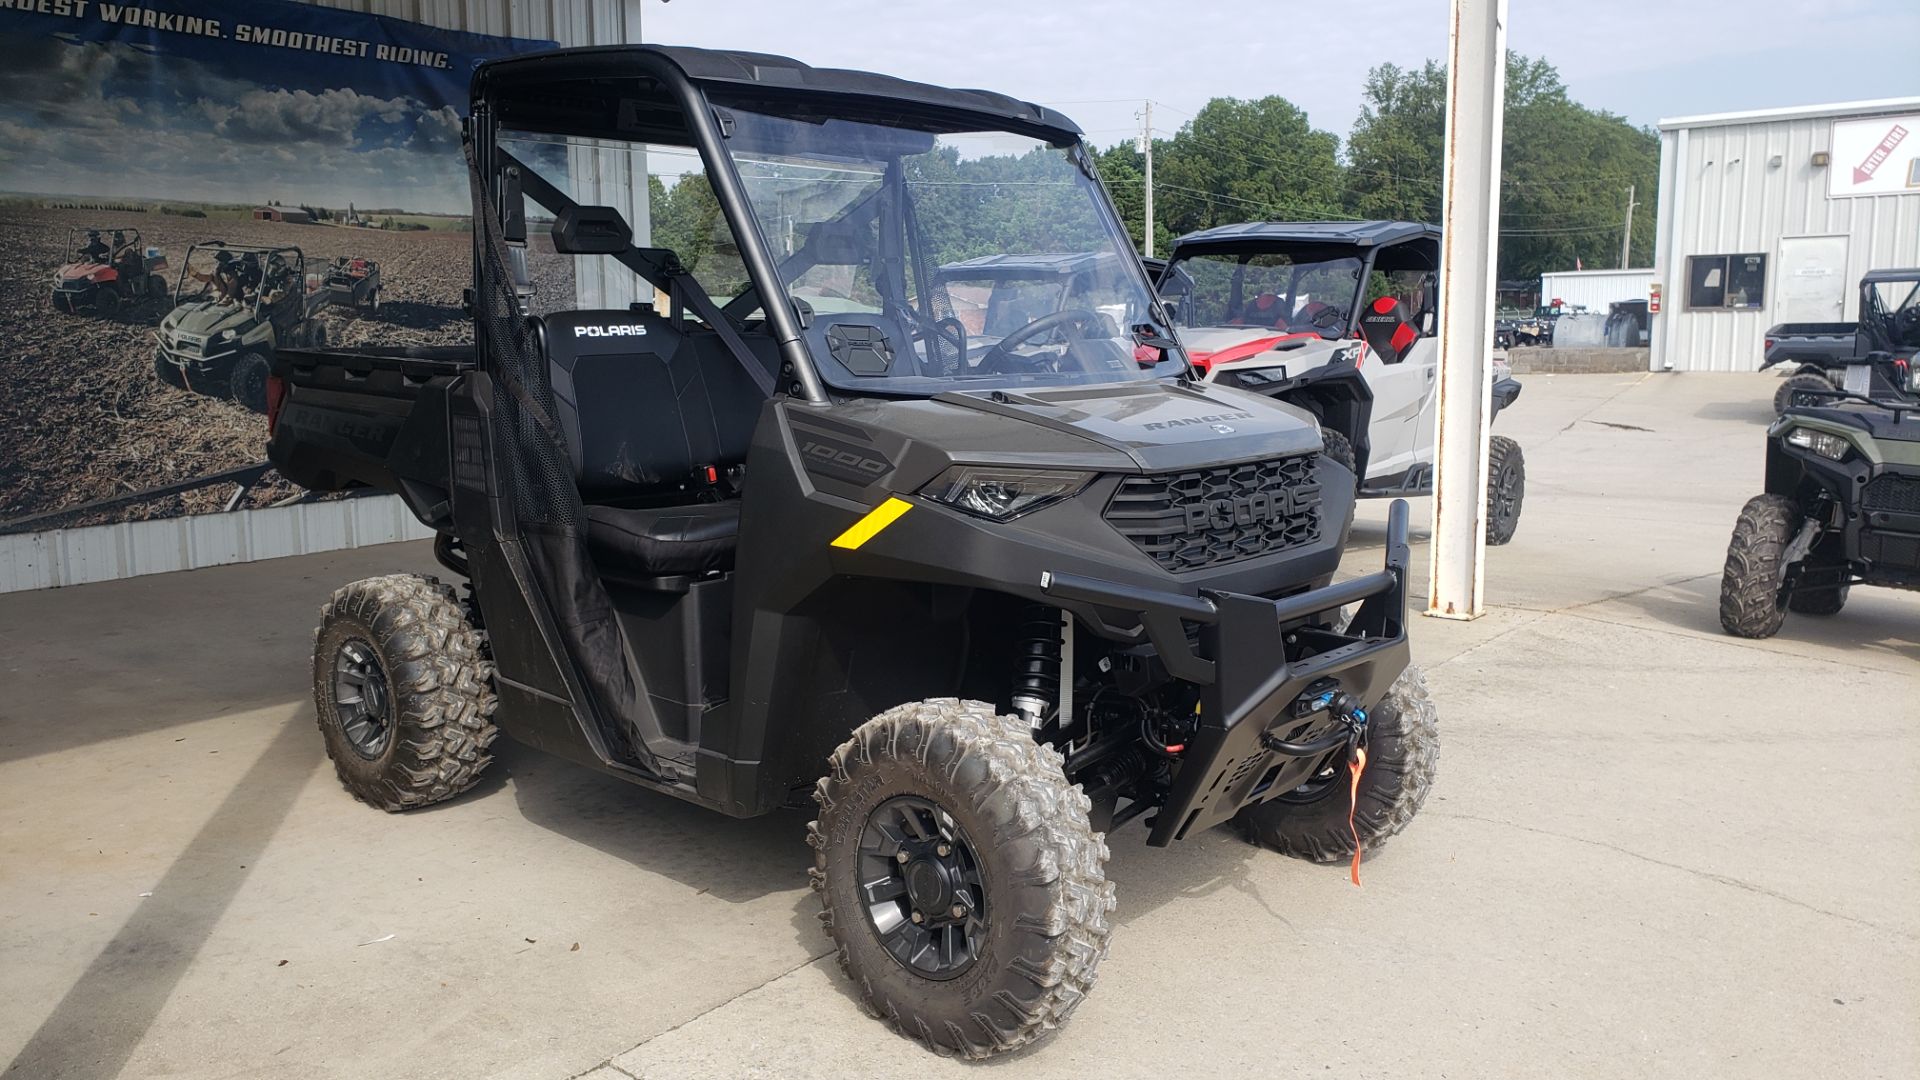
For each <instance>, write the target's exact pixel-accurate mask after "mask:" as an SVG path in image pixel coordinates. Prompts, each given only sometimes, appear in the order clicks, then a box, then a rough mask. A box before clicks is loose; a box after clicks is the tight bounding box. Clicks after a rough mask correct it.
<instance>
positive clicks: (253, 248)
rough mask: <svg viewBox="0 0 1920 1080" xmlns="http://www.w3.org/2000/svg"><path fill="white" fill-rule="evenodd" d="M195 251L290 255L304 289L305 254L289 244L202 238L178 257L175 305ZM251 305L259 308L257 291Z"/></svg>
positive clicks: (295, 272) (183, 286) (189, 271)
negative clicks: (264, 245)
mask: <svg viewBox="0 0 1920 1080" xmlns="http://www.w3.org/2000/svg"><path fill="white" fill-rule="evenodd" d="M196 251H227V252H232V253H233V254H235V255H291V256H292V257H293V258H292V261H291V263H290V268H291V269H292V271H293V275H294V277H295V278H297V279H299V280H300V282H301V287H302V290H303V291H304V289H305V283H306V275H307V256H306V254H305V253H304V252H302V251H301V250H300V249H299V248H297V247H294V246H292V245H291V244H288V245H285V246H282V247H271V246H269V247H260V246H257V245H253V244H229V243H227V242H226V241H225V240H202V241H201V242H199V243H197V244H190V245H188V246H187V253H186V255H184V256H183V257H181V259H180V280H179V281H177V282H175V283H174V286H173V302H174V304H175V305H176V306H177V305H178V304H179V303H180V298H181V296H183V295H185V293H186V289H187V282H188V281H189V280H191V279H192V276H193V275H192V267H193V253H194V252H196ZM252 306H253V308H254V310H256V311H257V310H259V308H260V295H259V294H258V293H256V294H255V295H254V298H253V305H252Z"/></svg>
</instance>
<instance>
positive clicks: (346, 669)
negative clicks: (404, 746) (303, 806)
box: [333, 638, 393, 761]
mask: <svg viewBox="0 0 1920 1080" xmlns="http://www.w3.org/2000/svg"><path fill="white" fill-rule="evenodd" d="M333 718H334V720H335V722H337V723H338V724H339V725H340V733H341V734H342V735H344V736H345V737H346V740H347V745H348V746H350V747H352V748H353V752H354V753H356V754H359V755H360V756H361V757H363V758H366V759H367V760H369V761H372V760H373V759H375V758H378V757H379V756H380V755H381V754H383V753H385V752H386V750H387V743H389V742H390V741H392V739H393V693H392V690H391V689H390V688H389V686H388V684H387V672H386V669H385V668H382V667H381V666H380V659H379V657H378V656H377V655H376V654H375V653H374V651H373V646H372V645H369V644H368V643H366V642H364V641H361V640H359V639H357V638H356V639H354V640H352V641H347V642H344V643H342V644H341V646H340V651H339V652H338V653H336V654H335V655H334V659H333Z"/></svg>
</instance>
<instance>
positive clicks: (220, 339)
mask: <svg viewBox="0 0 1920 1080" xmlns="http://www.w3.org/2000/svg"><path fill="white" fill-rule="evenodd" d="M235 336H236V335H235V334H234V332H233V331H231V330H222V331H220V332H219V333H217V334H215V335H213V336H212V337H210V338H208V339H207V344H209V345H225V344H226V343H227V342H229V341H232V340H233V339H234V337H235Z"/></svg>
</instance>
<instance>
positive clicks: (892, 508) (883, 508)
mask: <svg viewBox="0 0 1920 1080" xmlns="http://www.w3.org/2000/svg"><path fill="white" fill-rule="evenodd" d="M911 509H913V504H912V503H910V502H908V501H906V500H905V499H891V498H890V499H888V500H887V501H886V502H883V503H881V504H880V505H879V506H876V507H874V508H873V509H872V510H869V511H867V516H866V517H863V518H861V519H860V520H859V521H856V522H854V523H853V526H852V527H851V528H849V529H848V530H847V531H846V532H843V533H841V534H840V535H839V536H836V537H834V538H833V546H834V547H837V548H846V549H847V550H848V551H852V550H855V549H856V548H858V547H859V546H860V545H861V544H864V543H866V542H867V541H869V540H871V539H873V538H874V537H876V536H878V535H880V530H881V529H884V528H886V527H887V526H889V525H891V524H893V523H894V522H896V521H898V520H900V515H901V514H904V513H906V512H907V511H909V510H911Z"/></svg>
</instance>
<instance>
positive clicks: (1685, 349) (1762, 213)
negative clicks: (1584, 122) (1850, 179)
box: [1652, 113, 1920, 371]
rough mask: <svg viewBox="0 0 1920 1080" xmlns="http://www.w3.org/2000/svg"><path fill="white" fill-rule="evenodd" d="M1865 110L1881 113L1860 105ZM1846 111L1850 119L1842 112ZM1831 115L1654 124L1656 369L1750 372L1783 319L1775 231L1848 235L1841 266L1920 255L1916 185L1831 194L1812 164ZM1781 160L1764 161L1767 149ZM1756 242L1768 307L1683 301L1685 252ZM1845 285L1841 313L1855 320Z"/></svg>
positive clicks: (1825, 145)
mask: <svg viewBox="0 0 1920 1080" xmlns="http://www.w3.org/2000/svg"><path fill="white" fill-rule="evenodd" d="M1858 115H1861V116H1872V115H1886V114H1884V113H1861V114H1858ZM1849 118H1850V117H1849ZM1833 123H1834V118H1832V117H1825V116H1823V117H1811V118H1809V117H1801V118H1793V119H1785V120H1778V121H1771V122H1763V123H1751V124H1727V125H1715V126H1710V127H1699V128H1677V129H1672V130H1665V131H1662V132H1661V134H1660V178H1661V192H1660V196H1661V197H1660V223H1659V228H1658V230H1657V232H1658V236H1657V237H1656V239H1655V243H1656V247H1657V253H1656V255H1657V257H1656V260H1655V262H1656V270H1655V280H1657V281H1659V282H1660V283H1661V285H1662V288H1663V290H1664V300H1663V303H1662V307H1663V308H1664V309H1665V310H1664V311H1662V313H1661V314H1660V315H1659V316H1657V317H1656V318H1655V320H1654V322H1655V325H1654V333H1653V352H1652V364H1653V367H1654V368H1655V369H1656V370H1659V369H1661V368H1667V367H1670V368H1671V369H1673V370H1675V371H1754V370H1757V369H1758V368H1759V367H1760V361H1761V354H1762V352H1763V347H1762V340H1763V338H1764V335H1765V333H1766V329H1767V327H1769V326H1772V325H1773V324H1774V323H1776V322H1778V321H1780V320H1779V319H1777V318H1775V317H1774V313H1773V301H1774V297H1776V296H1777V295H1778V293H1779V275H1780V271H1781V268H1780V240H1781V238H1782V237H1791V236H1826V235H1835V236H1847V237H1849V238H1850V242H1849V247H1848V252H1847V260H1848V263H1847V276H1848V279H1849V281H1851V282H1855V283H1857V282H1858V281H1859V278H1860V275H1862V274H1864V273H1866V272H1867V271H1868V270H1869V269H1872V268H1874V267H1885V266H1913V265H1920V193H1911V194H1900V195H1878V196H1864V197H1859V198H1841V199H1829V198H1828V197H1827V170H1828V169H1838V168H1845V167H1846V165H1845V164H1844V163H1841V162H1834V163H1833V164H1830V165H1828V166H1825V167H1817V166H1815V165H1814V164H1813V163H1812V158H1813V154H1814V152H1815V151H1816V150H1830V149H1831V142H1830V140H1831V137H1832V128H1833ZM1775 154H1778V155H1780V158H1781V164H1780V165H1779V166H1778V167H1774V166H1771V165H1769V164H1768V162H1769V160H1770V159H1771V158H1772V157H1773V156H1774V155H1775ZM1748 252H1764V253H1765V254H1766V255H1767V257H1768V258H1767V278H1768V281H1767V297H1768V300H1767V306H1766V307H1763V308H1761V309H1759V310H1757V311H1688V310H1686V273H1687V257H1688V256H1691V255H1733V254H1741V253H1748ZM1856 294H1857V290H1852V289H1850V290H1849V292H1848V297H1847V304H1846V313H1845V314H1844V315H1842V316H1841V318H1843V319H1853V318H1857V317H1858V315H1859V312H1858V301H1857V295H1856Z"/></svg>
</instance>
